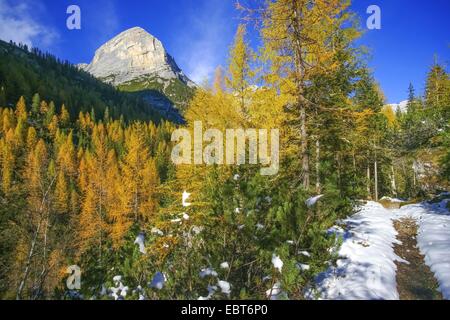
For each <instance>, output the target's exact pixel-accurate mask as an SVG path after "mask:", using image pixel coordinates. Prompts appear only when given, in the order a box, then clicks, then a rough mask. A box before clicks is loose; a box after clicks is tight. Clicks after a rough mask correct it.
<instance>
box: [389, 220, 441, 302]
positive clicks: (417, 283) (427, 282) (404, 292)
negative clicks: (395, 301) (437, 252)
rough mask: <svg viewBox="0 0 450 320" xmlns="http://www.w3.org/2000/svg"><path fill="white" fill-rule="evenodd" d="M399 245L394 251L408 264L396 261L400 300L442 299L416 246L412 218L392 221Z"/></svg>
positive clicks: (432, 275) (414, 225)
mask: <svg viewBox="0 0 450 320" xmlns="http://www.w3.org/2000/svg"><path fill="white" fill-rule="evenodd" d="M394 226H395V229H396V230H397V232H398V233H399V234H398V236H397V239H398V240H400V241H401V242H402V244H401V245H395V247H394V250H395V253H396V254H397V255H398V256H399V257H401V258H403V259H404V260H406V261H408V262H409V264H406V263H401V262H396V265H397V289H398V293H399V295H400V300H442V295H441V293H440V292H439V291H438V283H437V281H436V279H435V278H434V274H433V272H431V270H430V268H429V267H428V266H427V265H426V264H425V262H424V257H423V256H422V255H421V254H420V251H419V249H418V248H417V240H416V236H417V224H416V222H415V221H414V220H413V219H406V218H405V219H401V220H398V221H394Z"/></svg>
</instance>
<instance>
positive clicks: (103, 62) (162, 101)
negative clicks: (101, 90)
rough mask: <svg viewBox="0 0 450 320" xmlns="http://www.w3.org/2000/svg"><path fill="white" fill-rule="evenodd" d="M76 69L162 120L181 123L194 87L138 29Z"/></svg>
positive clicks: (160, 47) (155, 42)
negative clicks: (144, 104)
mask: <svg viewBox="0 0 450 320" xmlns="http://www.w3.org/2000/svg"><path fill="white" fill-rule="evenodd" d="M78 67H79V68H80V69H82V70H84V71H87V72H89V73H90V74H92V75H93V76H94V77H96V78H98V79H100V80H102V81H104V82H106V83H109V84H112V85H114V86H116V87H117V88H119V89H120V90H122V91H127V92H133V93H136V94H139V95H141V96H142V97H143V98H144V99H145V100H146V101H148V103H149V104H150V105H151V106H153V107H154V108H155V109H157V110H158V111H159V112H160V113H161V114H162V115H163V116H165V117H166V118H169V119H171V120H174V121H182V118H181V116H180V115H179V111H181V112H182V111H183V110H184V109H185V107H186V105H187V103H188V101H189V99H190V98H191V97H192V94H193V90H194V88H195V84H194V83H193V82H192V81H191V80H190V79H189V78H188V77H187V76H186V75H185V74H184V73H183V71H181V69H180V68H179V67H178V65H177V64H176V62H175V60H174V59H173V58H172V56H170V55H169V54H168V53H167V51H166V50H165V48H164V46H163V44H162V43H161V41H159V40H158V39H157V38H155V37H154V36H152V35H151V34H149V33H148V32H147V31H145V30H144V29H142V28H139V27H135V28H131V29H129V30H126V31H124V32H122V33H120V34H119V35H117V36H116V37H114V38H113V39H111V40H110V41H108V42H107V43H105V44H104V45H102V46H101V47H100V48H99V49H98V50H97V51H96V52H95V56H94V59H93V60H92V62H91V63H90V64H79V65H78Z"/></svg>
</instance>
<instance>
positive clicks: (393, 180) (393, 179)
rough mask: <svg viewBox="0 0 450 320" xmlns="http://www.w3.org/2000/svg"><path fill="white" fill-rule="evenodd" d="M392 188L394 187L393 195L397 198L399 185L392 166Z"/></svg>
mask: <svg viewBox="0 0 450 320" xmlns="http://www.w3.org/2000/svg"><path fill="white" fill-rule="evenodd" d="M391 174H392V176H391V186H392V194H393V195H394V196H397V183H396V182H395V170H394V165H391Z"/></svg>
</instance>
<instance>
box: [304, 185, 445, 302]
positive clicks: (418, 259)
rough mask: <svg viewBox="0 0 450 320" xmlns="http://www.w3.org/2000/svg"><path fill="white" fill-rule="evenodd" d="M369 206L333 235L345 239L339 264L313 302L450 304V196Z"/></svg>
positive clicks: (322, 279)
mask: <svg viewBox="0 0 450 320" xmlns="http://www.w3.org/2000/svg"><path fill="white" fill-rule="evenodd" d="M393 200H394V201H393V202H394V203H389V204H387V205H386V204H385V203H383V205H382V204H381V203H377V202H373V201H369V202H366V203H364V204H363V205H362V206H361V207H360V209H359V211H358V212H357V213H356V214H354V215H353V216H351V217H349V218H347V219H345V220H343V221H340V222H339V223H338V225H336V226H335V227H333V228H332V229H330V230H329V232H330V233H334V234H335V235H336V236H338V237H339V238H341V239H342V240H343V242H342V244H341V245H340V247H339V248H338V259H337V261H336V264H335V265H333V266H332V267H330V268H329V269H328V270H327V271H326V272H324V273H322V274H320V275H319V276H318V277H317V279H316V285H315V286H314V287H313V288H312V289H311V290H310V291H308V292H307V295H306V296H307V297H308V298H312V299H315V298H320V299H331V300H336V299H338V300H352V299H356V300H399V299H400V300H435V299H436V300H437V299H450V212H449V209H448V207H449V203H450V194H448V193H446V194H442V195H441V196H439V197H437V198H436V199H435V201H433V202H422V203H418V204H413V205H404V206H402V204H401V201H395V199H393Z"/></svg>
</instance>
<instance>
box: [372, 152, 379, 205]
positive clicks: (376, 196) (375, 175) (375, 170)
mask: <svg viewBox="0 0 450 320" xmlns="http://www.w3.org/2000/svg"><path fill="white" fill-rule="evenodd" d="M373 174H374V179H375V186H374V191H375V201H378V200H379V199H378V160H377V154H376V152H375V163H374V173H373Z"/></svg>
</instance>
